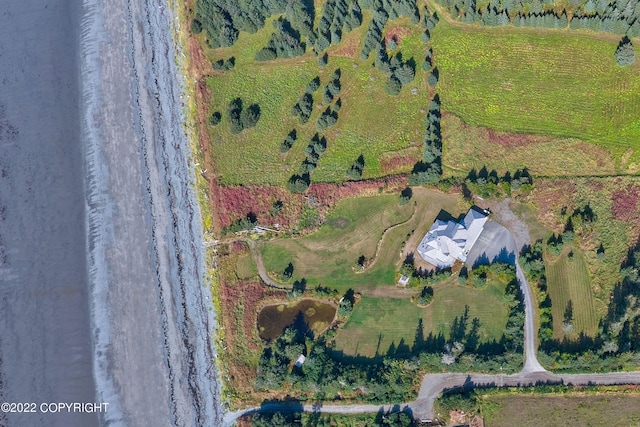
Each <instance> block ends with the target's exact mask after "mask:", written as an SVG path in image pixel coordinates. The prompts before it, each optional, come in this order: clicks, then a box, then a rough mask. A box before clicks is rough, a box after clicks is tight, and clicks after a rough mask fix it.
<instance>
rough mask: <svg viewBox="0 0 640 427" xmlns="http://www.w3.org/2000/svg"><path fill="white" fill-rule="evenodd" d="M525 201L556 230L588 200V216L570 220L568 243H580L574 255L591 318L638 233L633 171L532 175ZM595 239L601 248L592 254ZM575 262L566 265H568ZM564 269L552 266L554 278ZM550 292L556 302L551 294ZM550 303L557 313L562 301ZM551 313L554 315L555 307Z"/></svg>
mask: <svg viewBox="0 0 640 427" xmlns="http://www.w3.org/2000/svg"><path fill="white" fill-rule="evenodd" d="M527 201H528V203H530V204H531V205H532V206H534V207H535V208H536V211H537V215H538V217H537V219H538V221H539V222H540V223H541V224H542V225H544V226H545V227H547V228H548V229H550V230H553V231H554V232H556V233H560V232H562V231H563V229H564V226H565V224H566V222H567V220H568V215H570V214H571V213H572V212H574V211H575V210H576V209H582V208H584V207H585V206H589V208H590V209H592V210H593V213H594V218H595V219H594V221H593V222H589V223H583V224H582V225H578V221H576V222H575V223H574V225H575V228H576V242H575V243H574V246H575V245H577V246H578V247H579V248H580V249H581V251H579V252H576V253H578V255H577V256H576V257H575V258H574V260H577V259H579V258H580V257H581V256H582V255H584V260H585V261H584V264H585V265H586V267H587V270H588V272H589V281H590V288H591V291H592V303H593V306H594V309H595V313H596V318H597V319H600V318H602V316H604V315H605V314H606V311H607V306H608V304H609V301H610V299H609V296H610V294H611V292H612V291H613V287H614V286H615V284H616V283H618V282H619V281H620V278H621V276H620V265H621V263H622V262H623V260H624V259H625V257H626V256H627V253H628V250H629V248H630V247H632V246H634V245H635V244H636V242H637V240H638V236H640V181H639V180H638V179H637V178H635V177H617V178H574V179H538V180H537V181H536V185H535V188H534V190H533V191H532V192H531V194H530V195H529V196H528V197H527ZM574 219H575V217H574ZM600 245H602V249H603V250H604V252H603V253H602V254H601V255H600V256H598V254H597V251H598V249H599V248H600ZM580 264H582V262H579V263H578V264H576V265H572V266H571V269H576V268H578V267H579V266H580ZM563 265H564V264H563ZM548 267H549V266H548ZM558 267H559V266H558ZM551 268H552V269H553V268H554V267H553V266H551ZM564 271H565V270H564V267H563V268H557V269H556V270H554V274H556V272H557V273H558V274H559V276H557V277H558V278H559V279H560V277H561V275H563V274H565V272H564ZM580 271H582V272H583V273H579V274H578V275H572V277H573V278H572V280H577V277H578V276H581V275H583V274H584V270H583V269H582V267H580ZM549 273H550V271H549V270H547V274H549ZM548 279H550V277H548ZM550 286H551V285H550ZM551 298H552V303H553V304H554V305H556V301H555V300H554V299H553V294H552V295H551ZM560 298H561V299H562V297H560ZM558 303H559V302H558ZM565 304H566V301H565ZM574 306H575V304H574ZM556 308H557V309H558V310H560V313H561V317H560V319H562V312H563V310H564V309H565V307H556ZM554 310H555V308H554ZM553 313H554V317H555V316H556V312H555V311H554V312H553ZM589 316H590V315H589ZM596 323H597V320H596Z"/></svg>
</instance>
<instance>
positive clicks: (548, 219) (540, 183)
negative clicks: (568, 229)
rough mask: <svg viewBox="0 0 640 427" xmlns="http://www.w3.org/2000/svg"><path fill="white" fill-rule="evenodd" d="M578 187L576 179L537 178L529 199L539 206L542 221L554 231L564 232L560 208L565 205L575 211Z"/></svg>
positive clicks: (569, 209) (568, 209)
mask: <svg viewBox="0 0 640 427" xmlns="http://www.w3.org/2000/svg"><path fill="white" fill-rule="evenodd" d="M577 188H578V187H577V183H576V182H575V181H574V180H569V179H550V180H540V179H539V180H537V181H536V183H535V186H534V189H533V191H532V192H531V194H530V195H529V197H528V199H529V201H531V202H533V204H534V205H535V206H536V207H537V211H538V220H539V221H540V223H541V224H542V225H544V226H546V227H548V228H550V229H552V230H554V232H557V233H560V232H562V229H563V226H564V224H562V222H561V221H560V209H561V208H562V207H563V206H565V207H566V208H567V211H568V212H573V210H574V209H575V208H576V206H575V204H574V201H573V196H574V194H575V193H576V191H577Z"/></svg>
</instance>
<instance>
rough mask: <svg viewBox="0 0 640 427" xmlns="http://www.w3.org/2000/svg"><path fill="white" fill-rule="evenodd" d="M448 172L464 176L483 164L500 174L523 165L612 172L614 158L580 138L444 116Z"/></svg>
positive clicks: (547, 172) (538, 170)
mask: <svg viewBox="0 0 640 427" xmlns="http://www.w3.org/2000/svg"><path fill="white" fill-rule="evenodd" d="M442 129H443V138H444V141H445V144H444V146H443V151H442V162H443V170H444V175H445V176H465V175H466V174H467V173H468V172H469V171H470V170H471V169H473V168H475V169H476V170H480V169H481V168H482V167H483V166H486V167H487V169H489V170H493V169H495V170H496V171H497V172H498V173H499V174H504V173H505V172H507V171H509V172H511V173H513V171H515V170H516V169H522V168H524V167H526V168H528V169H529V172H531V173H532V174H534V175H542V176H580V175H591V176H593V175H611V174H614V173H615V172H616V167H615V161H614V159H613V157H612V155H611V153H609V152H608V151H607V150H605V149H604V148H602V147H599V146H595V145H593V144H589V143H587V142H584V141H581V140H579V139H570V138H557V137H541V136H533V135H521V134H509V133H503V132H497V131H493V130H490V129H487V128H483V127H477V126H470V125H467V124H465V123H464V122H463V121H462V120H461V119H459V118H458V117H456V116H454V115H452V114H445V115H444V116H443V117H442Z"/></svg>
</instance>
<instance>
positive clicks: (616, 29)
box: [439, 0, 640, 37]
mask: <svg viewBox="0 0 640 427" xmlns="http://www.w3.org/2000/svg"><path fill="white" fill-rule="evenodd" d="M439 1H440V3H441V4H442V5H444V6H446V7H447V10H448V11H449V13H451V15H452V16H454V17H456V18H458V19H460V20H462V21H463V22H465V23H468V24H472V23H479V24H482V25H490V26H501V25H510V24H513V25H516V26H532V27H547V28H566V27H567V25H568V26H569V27H570V28H574V29H590V30H593V31H606V32H611V33H616V34H626V35H628V36H629V37H638V36H640V3H639V2H638V1H637V0H615V1H610V0H587V1H586V2H585V3H584V4H582V2H571V3H570V4H568V5H564V7H563V8H562V9H558V7H557V5H556V3H555V2H553V1H539V0H533V1H522V0H502V1H500V0H490V1H489V3H488V4H486V3H484V2H477V1H476V0H439ZM479 3H480V4H482V6H479Z"/></svg>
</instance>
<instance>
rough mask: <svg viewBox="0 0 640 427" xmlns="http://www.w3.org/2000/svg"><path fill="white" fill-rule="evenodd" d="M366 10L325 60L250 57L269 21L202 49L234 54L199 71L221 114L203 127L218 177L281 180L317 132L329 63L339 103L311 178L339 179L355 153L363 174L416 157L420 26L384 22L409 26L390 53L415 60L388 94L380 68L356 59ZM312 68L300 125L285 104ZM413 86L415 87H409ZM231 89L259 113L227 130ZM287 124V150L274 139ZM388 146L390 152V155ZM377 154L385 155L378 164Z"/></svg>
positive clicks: (422, 84) (422, 93)
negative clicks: (246, 125)
mask: <svg viewBox="0 0 640 427" xmlns="http://www.w3.org/2000/svg"><path fill="white" fill-rule="evenodd" d="M368 17H369V18H370V15H369V14H368V13H365V23H364V24H363V26H362V27H361V28H358V29H355V30H354V31H352V32H351V33H348V34H346V35H345V37H344V41H343V42H342V43H340V44H338V45H335V46H332V47H331V48H330V49H329V50H328V53H329V62H328V65H327V66H325V67H319V66H318V64H317V58H316V57H315V56H313V54H311V53H306V54H304V55H302V56H299V57H296V58H291V59H278V60H275V61H267V62H258V61H255V60H254V55H255V53H256V52H257V51H258V50H259V49H261V48H262V47H263V46H264V45H265V44H266V41H267V40H268V38H269V36H270V34H271V32H272V31H273V27H272V25H271V22H270V21H268V22H267V23H266V24H265V27H264V28H262V29H260V30H259V31H258V32H257V33H256V34H246V33H241V34H240V37H239V39H238V41H237V42H236V44H235V45H234V46H233V47H230V48H220V49H216V50H209V51H208V52H207V57H208V58H209V59H211V60H217V59H219V58H227V57H230V56H235V58H236V66H235V68H234V69H233V70H231V71H227V72H217V73H216V74H215V75H213V76H211V77H209V78H208V79H207V84H208V86H209V88H210V90H211V94H212V99H211V104H210V113H212V112H214V111H219V112H221V113H222V116H223V118H222V122H221V123H220V124H219V125H218V126H216V127H213V128H209V129H210V139H211V141H212V142H211V143H212V148H213V153H214V155H215V161H216V169H217V172H218V173H219V176H220V182H221V183H222V184H285V183H286V182H287V180H288V179H289V178H290V177H291V175H292V174H294V173H297V171H298V168H299V166H300V163H301V162H302V160H303V159H304V150H305V148H306V146H307V144H308V142H309V140H310V139H311V137H312V136H313V135H314V134H315V133H316V132H317V130H316V121H317V119H318V117H319V116H320V114H321V113H322V112H323V111H324V110H325V109H326V108H327V107H328V106H329V105H332V104H327V103H324V101H323V96H322V93H323V89H324V86H325V85H326V84H327V83H328V82H329V80H330V77H331V75H332V73H333V72H334V71H335V70H336V69H340V72H341V78H340V83H341V92H340V93H339V94H338V96H337V97H339V98H340V99H341V101H342V107H341V109H340V112H339V113H338V122H337V123H336V124H335V125H334V126H331V127H329V128H328V129H326V130H325V131H324V132H323V133H322V134H323V135H324V136H325V137H326V139H327V141H328V147H327V150H326V152H325V153H324V154H323V155H322V156H321V157H320V161H319V162H318V167H317V169H316V170H315V171H314V172H313V173H312V175H311V178H312V181H316V182H339V181H344V180H345V179H346V172H347V170H348V169H349V167H350V166H351V165H352V164H353V163H354V161H355V160H356V159H357V158H358V157H359V156H360V155H363V156H364V159H365V168H364V174H363V177H364V178H374V177H380V176H384V175H387V174H389V173H392V172H393V173H398V172H409V171H410V170H411V167H412V166H413V164H414V163H415V162H416V161H417V160H419V158H420V147H421V146H422V134H423V130H424V129H423V126H424V124H423V121H424V117H425V115H426V112H424V110H425V109H426V108H427V105H428V103H429V93H428V85H427V84H426V79H427V74H426V73H425V72H424V71H422V70H421V69H420V67H419V64H420V61H421V60H422V57H423V55H424V51H425V49H426V45H425V44H424V43H422V42H421V40H420V29H419V28H417V27H415V25H413V26H412V25H411V23H410V22H409V21H408V20H407V19H405V18H401V19H398V20H395V21H391V22H389V23H388V24H387V30H388V29H389V28H394V27H407V28H410V29H411V31H412V33H411V34H409V35H407V36H406V37H405V38H404V39H403V40H402V41H401V43H400V44H399V47H398V48H397V49H396V50H394V51H393V52H392V53H393V54H395V53H396V52H398V51H402V54H403V58H404V60H408V59H409V58H411V57H413V58H414V60H415V62H416V63H417V64H418V66H417V67H416V68H417V69H416V78H415V80H414V81H413V82H412V83H410V84H409V85H408V86H405V87H404V88H403V89H402V92H401V93H400V95H398V96H395V97H392V96H389V95H388V94H387V93H386V92H385V90H384V87H385V82H386V76H385V75H384V73H382V72H380V71H377V70H376V69H375V68H374V67H372V63H373V59H374V57H375V55H374V54H372V55H371V56H370V58H369V59H368V60H366V61H363V60H361V59H360V49H361V40H362V37H363V33H364V31H365V30H366V27H367V22H368V21H367V19H368ZM316 76H319V77H320V80H321V86H320V89H319V90H318V91H317V92H315V93H314V94H313V99H314V111H313V113H312V115H311V118H310V119H309V121H308V122H307V123H306V124H304V125H301V124H300V123H299V121H298V118H296V117H293V116H292V115H291V108H292V107H293V105H294V104H295V103H296V102H297V101H298V98H299V97H300V96H301V95H302V94H303V93H304V88H305V86H306V84H307V83H308V82H309V81H310V80H311V79H313V78H314V77H316ZM414 88H415V89H416V91H417V92H416V93H412V89H414ZM238 97H239V98H241V99H242V100H243V103H244V105H245V106H249V105H251V104H254V103H255V104H258V105H259V106H260V111H261V117H260V120H259V122H258V123H257V125H256V126H255V128H252V129H247V130H244V131H242V132H241V133H240V134H238V135H233V134H232V133H231V132H230V130H229V124H228V121H227V117H226V111H227V106H228V104H229V102H230V101H231V100H233V99H235V98H238ZM292 129H296V130H297V133H298V140H297V141H296V143H295V144H294V145H293V148H292V149H291V150H290V151H289V152H287V153H285V154H282V153H280V150H279V147H280V143H281V142H282V140H283V139H284V138H285V137H286V135H287V134H288V133H289V132H290V131H291V130H292ZM411 147H415V148H416V150H414V151H411V155H412V157H414V158H410V159H404V158H405V157H406V154H407V149H410V148H411ZM396 151H397V152H398V155H397V156H394V154H393V153H395V152H396ZM383 154H384V156H383ZM394 157H401V158H403V161H402V162H401V163H402V164H401V165H400V167H398V166H397V163H398V162H397V161H396V162H395V163H394V162H393V160H394ZM382 158H385V159H388V160H389V161H388V162H387V163H386V164H383V162H381V159H382ZM392 164H393V165H392Z"/></svg>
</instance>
